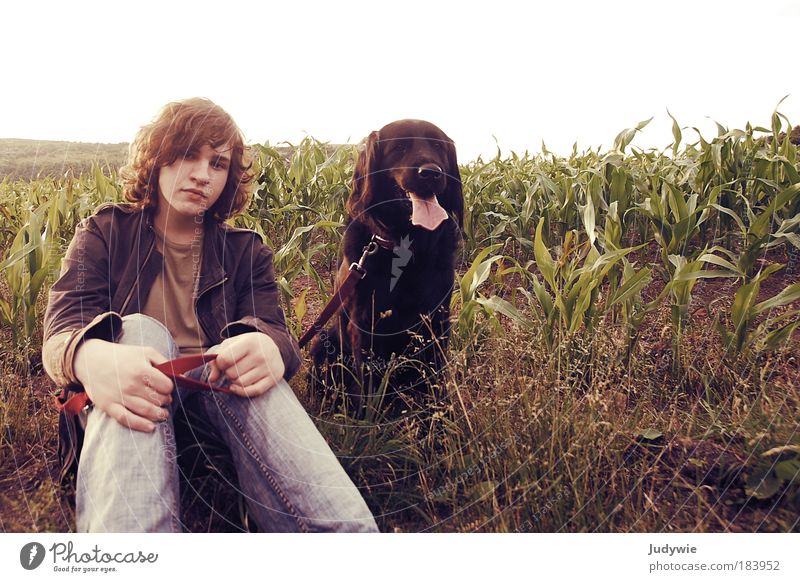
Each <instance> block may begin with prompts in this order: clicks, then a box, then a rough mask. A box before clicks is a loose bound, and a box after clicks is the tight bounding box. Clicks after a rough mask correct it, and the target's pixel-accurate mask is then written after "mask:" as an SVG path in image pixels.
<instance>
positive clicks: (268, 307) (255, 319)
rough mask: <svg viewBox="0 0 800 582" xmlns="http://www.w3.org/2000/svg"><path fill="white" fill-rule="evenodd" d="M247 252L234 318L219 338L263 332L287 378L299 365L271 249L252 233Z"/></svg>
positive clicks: (296, 347)
mask: <svg viewBox="0 0 800 582" xmlns="http://www.w3.org/2000/svg"><path fill="white" fill-rule="evenodd" d="M247 254H248V255H249V256H245V257H244V258H243V260H242V264H243V265H245V267H244V269H243V270H244V271H245V272H246V275H247V276H246V277H245V280H244V281H243V282H242V284H241V287H240V288H239V291H238V292H237V299H236V317H237V318H238V320H237V321H233V322H231V323H229V324H228V325H226V326H225V327H224V328H223V329H222V337H224V338H229V337H233V336H235V335H239V334H242V333H248V332H252V331H260V332H261V333H265V334H267V335H268V336H269V337H271V338H272V340H273V341H274V342H275V344H276V345H277V346H278V350H279V351H280V354H281V358H283V365H284V366H285V372H284V374H283V377H284V379H286V380H289V379H290V378H291V377H292V376H294V374H295V373H296V372H297V370H298V369H299V368H300V348H299V347H298V345H297V340H295V339H294V337H293V336H292V334H291V333H289V329H288V327H287V326H286V318H285V317H284V314H283V309H282V308H281V297H280V293H279V290H278V284H277V283H276V282H275V272H274V270H273V267H272V251H271V250H270V249H269V247H267V246H266V245H265V244H264V243H263V242H262V241H261V239H260V237H259V236H258V235H255V234H254V236H253V244H252V245H251V246H250V251H249V253H247ZM248 267H250V268H248Z"/></svg>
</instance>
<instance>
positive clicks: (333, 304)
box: [297, 234, 395, 350]
mask: <svg viewBox="0 0 800 582" xmlns="http://www.w3.org/2000/svg"><path fill="white" fill-rule="evenodd" d="M394 246H395V245H394V243H393V242H392V241H390V240H387V239H385V238H382V237H379V236H378V235H376V234H373V235H372V239H370V241H369V243H368V244H367V246H365V247H364V249H363V251H362V253H361V258H360V259H359V261H358V263H351V264H350V269H349V272H348V273H347V277H346V278H345V280H344V283H342V285H341V286H340V287H339V288H338V289H337V290H336V292H335V293H334V294H333V297H331V300H330V301H328V304H327V305H326V306H325V308H324V309H323V310H322V313H320V314H319V316H318V317H317V319H316V320H315V321H314V323H313V324H311V327H309V328H308V329H307V330H306V332H305V333H304V334H303V337H301V338H300V341H299V342H297V343H298V344H299V346H300V349H301V350H302V349H303V347H305V345H306V344H307V343H308V342H310V341H311V340H312V339H313V337H314V336H315V335H317V334H318V333H319V332H320V331H322V326H324V325H325V324H326V323H328V320H329V319H330V318H331V317H332V316H333V314H334V313H336V312H337V311H338V310H339V308H340V307H341V306H342V303H343V302H344V300H345V299H346V298H347V297H349V296H350V294H351V293H352V292H353V290H354V289H355V288H356V285H357V284H358V282H359V281H361V279H363V278H364V277H366V276H367V269H366V268H365V267H364V263H365V262H366V260H367V257H368V256H370V255H374V254H375V253H377V252H378V248H383V249H386V250H392V249H394Z"/></svg>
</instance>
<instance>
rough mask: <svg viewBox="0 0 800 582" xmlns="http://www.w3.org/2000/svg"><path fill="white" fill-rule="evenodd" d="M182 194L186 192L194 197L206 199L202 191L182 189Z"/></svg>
mask: <svg viewBox="0 0 800 582" xmlns="http://www.w3.org/2000/svg"><path fill="white" fill-rule="evenodd" d="M183 191H184V192H188V193H189V194H194V195H195V196H199V197H201V198H207V196H206V193H205V192H204V191H203V190H198V189H197V188H184V189H183Z"/></svg>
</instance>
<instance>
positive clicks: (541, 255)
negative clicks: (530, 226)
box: [533, 217, 558, 292]
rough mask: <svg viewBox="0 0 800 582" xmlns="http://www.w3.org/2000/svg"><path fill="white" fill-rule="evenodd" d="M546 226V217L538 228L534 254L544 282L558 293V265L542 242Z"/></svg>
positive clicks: (541, 220) (540, 221)
mask: <svg viewBox="0 0 800 582" xmlns="http://www.w3.org/2000/svg"><path fill="white" fill-rule="evenodd" d="M543 225H544V217H542V218H540V219H539V224H538V225H537V226H536V237H535V238H534V243H533V254H534V257H535V258H536V266H537V267H539V271H540V272H541V273H542V276H543V277H544V280H545V281H547V283H548V284H549V285H550V288H551V289H553V290H554V291H555V292H558V287H557V286H556V277H555V276H556V263H555V261H554V260H553V258H552V257H551V256H550V253H549V252H548V250H547V247H545V245H544V241H543V240H542V226H543Z"/></svg>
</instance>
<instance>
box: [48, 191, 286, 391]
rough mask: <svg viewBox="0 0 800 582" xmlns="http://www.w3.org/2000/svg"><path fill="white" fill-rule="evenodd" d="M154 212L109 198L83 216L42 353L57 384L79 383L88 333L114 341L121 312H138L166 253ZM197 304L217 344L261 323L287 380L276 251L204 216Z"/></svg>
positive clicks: (55, 294)
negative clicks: (78, 357) (79, 358)
mask: <svg viewBox="0 0 800 582" xmlns="http://www.w3.org/2000/svg"><path fill="white" fill-rule="evenodd" d="M152 218H153V217H152V213H151V212H150V211H143V210H138V209H136V208H134V207H133V206H132V205H130V204H103V205H101V206H100V207H98V208H97V210H96V211H95V213H94V214H93V215H92V216H90V217H88V218H86V219H84V220H83V221H81V223H80V224H79V225H78V227H77V228H76V229H75V236H74V237H73V239H72V242H71V243H70V245H69V248H68V249H67V253H66V256H65V257H64V259H63V261H62V263H61V276H60V277H59V279H58V281H56V282H55V283H54V284H53V286H52V287H51V288H50V297H49V301H48V304H47V312H46V313H45V318H44V346H43V348H42V360H43V363H44V367H45V370H46V371H47V374H48V375H49V376H50V378H52V379H53V381H54V382H55V383H56V384H57V385H58V386H59V387H62V388H63V387H67V388H78V389H80V383H79V382H78V380H77V379H76V377H75V371H74V369H73V365H72V364H73V360H74V357H75V351H76V349H77V348H78V346H79V345H80V342H81V341H82V340H83V339H89V338H99V339H104V340H106V341H114V340H115V339H116V337H117V335H118V334H119V332H120V330H121V328H122V316H124V315H127V314H129V313H139V312H141V308H142V307H143V306H144V304H145V302H146V301H147V294H148V292H149V291H150V288H151V287H152V285H153V282H154V281H155V278H156V275H157V274H158V273H159V272H160V270H161V268H162V265H163V260H164V257H163V255H161V253H159V252H158V250H156V248H155V233H154V232H153V227H152ZM203 228H205V232H204V238H203V254H202V262H201V266H200V280H199V285H198V287H197V296H196V298H195V312H196V313H197V318H198V320H199V322H200V325H201V326H202V328H203V331H204V332H205V334H206V335H207V336H208V338H209V339H210V340H211V341H212V342H214V344H217V343H220V342H221V341H222V340H223V339H225V338H228V337H232V336H235V335H239V334H242V333H246V332H252V331H260V332H263V333H265V334H267V335H268V336H270V337H271V338H272V339H273V340H274V341H275V343H276V344H277V346H278V349H279V350H280V353H281V356H282V358H283V363H284V365H285V367H286V371H285V373H284V378H286V379H287V380H288V379H289V378H290V377H291V376H292V375H294V373H295V372H297V369H298V368H299V367H300V351H299V349H298V347H297V342H296V341H295V339H294V338H293V337H292V335H291V334H290V333H289V330H288V329H287V327H286V320H285V318H284V315H283V310H282V309H281V303H280V294H279V291H278V286H277V284H276V282H275V274H274V272H273V269H272V251H271V250H270V249H269V248H268V247H267V246H266V245H264V243H263V241H262V240H261V237H260V236H259V235H258V234H257V233H255V232H253V231H250V230H244V229H239V228H233V227H231V226H228V225H227V224H224V223H217V222H215V221H213V220H210V219H208V220H206V221H205V224H204V225H203Z"/></svg>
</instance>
